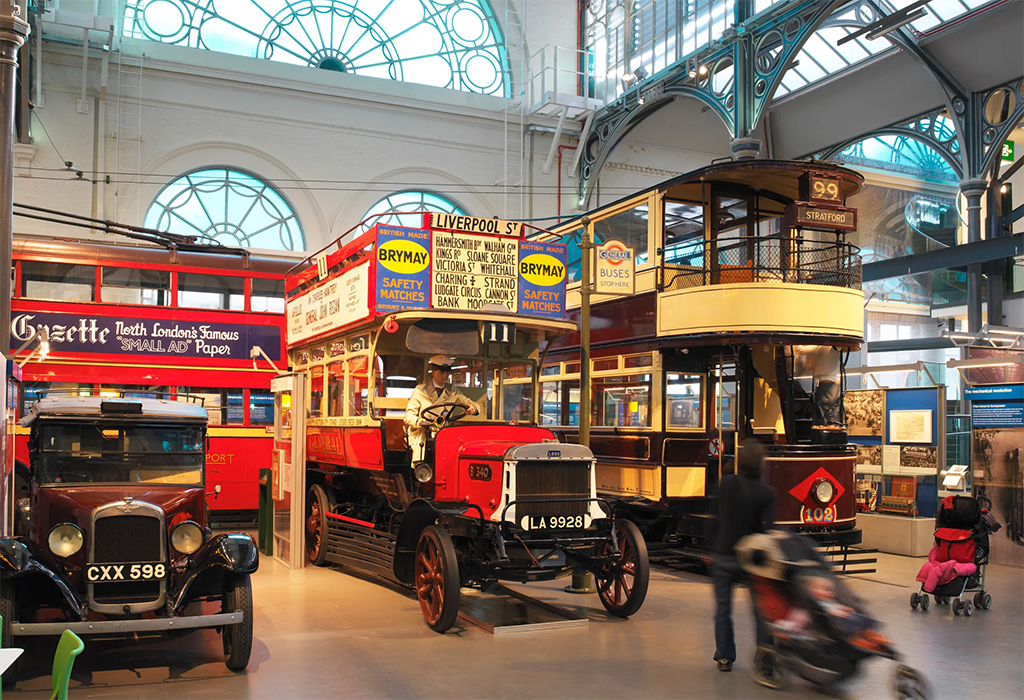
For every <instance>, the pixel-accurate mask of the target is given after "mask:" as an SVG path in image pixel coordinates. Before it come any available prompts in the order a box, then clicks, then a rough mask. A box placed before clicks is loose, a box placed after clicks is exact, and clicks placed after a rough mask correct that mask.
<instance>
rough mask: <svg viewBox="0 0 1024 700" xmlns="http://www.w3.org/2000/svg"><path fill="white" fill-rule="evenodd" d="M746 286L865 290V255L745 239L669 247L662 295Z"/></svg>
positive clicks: (839, 246)
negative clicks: (862, 257)
mask: <svg viewBox="0 0 1024 700" xmlns="http://www.w3.org/2000/svg"><path fill="white" fill-rule="evenodd" d="M742 282H759V283H761V282H763V283H772V282H786V283H791V284H817V285H823V286H827V287H845V288H848V289H860V288H861V260H860V249H859V248H858V247H857V246H855V245H853V244H851V243H845V242H838V241H833V242H827V241H815V240H807V239H801V238H794V239H790V238H780V237H778V236H749V237H748V236H740V237H735V238H728V239H720V240H718V241H696V242H691V243H685V244H680V245H675V246H669V247H666V248H665V249H664V251H663V256H662V265H661V268H660V270H659V277H658V288H659V290H660V291H669V290H674V289H691V288H694V287H705V286H708V285H714V284H738V283H742Z"/></svg>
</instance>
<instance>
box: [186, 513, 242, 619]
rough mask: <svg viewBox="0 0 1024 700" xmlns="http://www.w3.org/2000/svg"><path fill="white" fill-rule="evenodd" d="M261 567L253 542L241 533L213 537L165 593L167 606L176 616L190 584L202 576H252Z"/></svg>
mask: <svg viewBox="0 0 1024 700" xmlns="http://www.w3.org/2000/svg"><path fill="white" fill-rule="evenodd" d="M259 566H260V553H259V550H258V549H257V548H256V543H255V542H253V539H252V538H251V537H249V535H246V534H245V533H242V532H228V533H224V534H221V535H216V536H215V537H214V538H213V539H211V540H210V541H209V542H207V543H206V544H205V545H203V547H202V549H200V550H199V551H198V552H197V553H196V556H195V557H194V558H193V559H192V562H191V563H190V565H189V568H188V570H187V572H186V573H185V575H184V576H182V577H181V578H180V579H179V580H178V584H177V585H176V586H174V587H173V588H169V589H168V591H167V605H168V607H169V609H171V610H174V611H175V612H177V611H180V610H181V609H182V608H183V607H184V606H185V605H186V604H187V603H188V602H189V593H190V589H191V588H192V584H193V583H195V581H196V579H198V578H199V577H200V576H201V575H203V574H205V573H207V572H210V571H213V570H216V569H220V570H221V572H220V573H221V574H222V575H227V574H253V573H256V570H257V569H258V568H259Z"/></svg>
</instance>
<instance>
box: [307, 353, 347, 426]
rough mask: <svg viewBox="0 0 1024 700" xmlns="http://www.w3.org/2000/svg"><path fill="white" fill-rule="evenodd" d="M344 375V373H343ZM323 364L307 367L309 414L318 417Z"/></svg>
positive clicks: (322, 393)
mask: <svg viewBox="0 0 1024 700" xmlns="http://www.w3.org/2000/svg"><path fill="white" fill-rule="evenodd" d="M343 376H344V375H343ZM324 378H325V377H324V366H323V365H314V366H312V367H310V368H309V416H310V417H311V418H319V417H320V415H321V408H320V407H321V405H322V403H323V398H324Z"/></svg>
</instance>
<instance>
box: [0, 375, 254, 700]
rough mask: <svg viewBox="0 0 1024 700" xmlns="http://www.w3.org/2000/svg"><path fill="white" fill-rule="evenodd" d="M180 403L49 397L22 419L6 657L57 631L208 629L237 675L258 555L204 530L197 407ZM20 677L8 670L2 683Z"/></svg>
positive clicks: (4, 543) (0, 571)
mask: <svg viewBox="0 0 1024 700" xmlns="http://www.w3.org/2000/svg"><path fill="white" fill-rule="evenodd" d="M189 398H190V397H177V400H176V399H173V398H168V397H153V398H148V397H147V398H136V397H124V396H117V397H101V396H76V395H50V396H46V397H43V398H42V399H40V400H39V401H37V402H36V403H35V404H34V405H33V407H32V410H31V412H30V413H29V415H27V416H26V417H25V418H23V419H22V424H23V425H30V426H31V433H30V436H29V455H30V465H29V472H30V476H29V484H28V492H27V494H22V496H23V497H21V498H19V499H18V501H17V502H16V504H15V522H14V536H12V537H7V538H0V615H3V639H2V644H3V646H4V647H9V646H11V645H12V643H11V642H12V637H14V636H18V635H58V634H60V633H61V632H62V631H63V630H65V629H70V630H72V631H73V632H75V633H76V634H79V635H93V636H96V637H108V638H110V637H114V638H117V637H126V636H131V637H147V636H167V635H177V634H183V633H186V632H190V631H193V630H195V629H197V628H204V627H206V628H215V629H217V630H218V632H219V633H220V634H221V636H222V638H223V643H224V654H225V657H226V659H225V663H226V664H227V667H228V668H230V669H231V670H233V671H238V670H242V669H244V668H245V667H246V665H247V664H248V662H249V654H250V651H251V648H252V589H251V586H250V581H249V576H250V574H252V573H253V572H255V571H256V569H257V567H258V566H259V553H258V551H257V549H256V545H255V543H254V542H253V540H252V538H251V537H249V536H248V535H246V534H244V533H223V534H216V535H213V534H212V533H211V530H210V529H209V527H208V526H207V522H208V513H207V506H206V493H205V488H204V466H205V454H206V450H205V447H206V410H205V409H204V408H203V406H202V404H201V402H200V401H199V400H194V399H193V400H191V401H190V400H188V399H189ZM182 399H185V400H182ZM16 680H17V678H16V670H15V669H14V668H12V669H10V670H8V671H7V672H6V673H4V676H3V682H4V685H11V684H13V683H14V682H15V681H16Z"/></svg>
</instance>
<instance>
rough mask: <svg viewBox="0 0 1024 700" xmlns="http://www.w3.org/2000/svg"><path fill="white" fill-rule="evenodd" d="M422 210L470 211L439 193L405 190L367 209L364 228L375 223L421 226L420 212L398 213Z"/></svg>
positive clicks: (459, 212)
mask: <svg viewBox="0 0 1024 700" xmlns="http://www.w3.org/2000/svg"><path fill="white" fill-rule="evenodd" d="M420 211H436V212H440V213H443V214H460V215H466V214H468V213H469V212H467V211H466V210H464V209H463V208H462V207H460V206H459V205H458V204H456V203H455V202H453V201H451V200H450V199H447V198H446V197H442V196H441V195H439V194H434V193H433V192H423V191H421V190H404V191H402V192H394V193H392V194H389V195H388V196H387V197H384V198H383V199H380V200H378V201H377V203H376V204H374V205H373V206H372V207H370V208H369V209H367V210H366V213H365V214H364V215H363V219H364V221H363V224H362V230H363V231H366V230H367V229H369V228H370V227H371V226H373V225H374V224H387V225H390V226H405V227H407V228H420V227H422V226H423V217H422V216H420V215H419V214H401V213H396V212H420Z"/></svg>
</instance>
